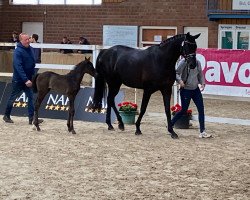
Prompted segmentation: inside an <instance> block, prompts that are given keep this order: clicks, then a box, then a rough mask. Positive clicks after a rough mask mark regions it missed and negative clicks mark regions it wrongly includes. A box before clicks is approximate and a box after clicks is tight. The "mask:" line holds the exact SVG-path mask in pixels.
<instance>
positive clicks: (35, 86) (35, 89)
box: [32, 74, 39, 93]
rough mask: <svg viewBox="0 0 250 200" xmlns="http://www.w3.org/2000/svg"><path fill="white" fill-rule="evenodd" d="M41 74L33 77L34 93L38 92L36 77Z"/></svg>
mask: <svg viewBox="0 0 250 200" xmlns="http://www.w3.org/2000/svg"><path fill="white" fill-rule="evenodd" d="M38 75H39V74H36V75H35V76H34V77H33V78H32V90H33V92H34V93H37V84H36V79H37V77H38Z"/></svg>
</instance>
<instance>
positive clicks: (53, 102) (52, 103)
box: [44, 94, 69, 111]
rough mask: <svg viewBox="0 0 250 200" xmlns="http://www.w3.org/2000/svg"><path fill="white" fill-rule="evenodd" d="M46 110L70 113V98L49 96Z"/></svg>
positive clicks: (57, 95)
mask: <svg viewBox="0 0 250 200" xmlns="http://www.w3.org/2000/svg"><path fill="white" fill-rule="evenodd" d="M44 108H45V109H46V110H54V111H68V110H69V98H68V97H67V96H65V95H59V94H49V97H48V100H47V102H46V105H45V107H44Z"/></svg>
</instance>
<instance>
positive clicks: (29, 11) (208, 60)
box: [0, 0, 250, 200]
mask: <svg viewBox="0 0 250 200" xmlns="http://www.w3.org/2000/svg"><path fill="white" fill-rule="evenodd" d="M27 2H28V1H22V0H18V1H15V0H12V1H8V0H2V1H1V0H0V9H1V11H0V30H1V31H0V199H1V200H2V199H3V200H26V199H31V200H44V199H46V200H59V199H60V200H82V199H84V200H93V199H98V200H120V199H124V200H141V199H143V200H161V199H162V200H168V199H169V200H179V199H180V200H182V199H188V200H248V199H250V89H249V88H250V64H249V63H250V60H249V58H250V46H249V41H250V39H249V38H250V17H249V16H250V7H249V5H248V4H247V2H248V1H244V0H243V1H240V2H241V4H239V3H237V2H239V1H235V0H231V1H228V0H219V1H216V0H206V1H192V0H186V1H185V2H183V1H181V0H175V1H171V0H158V1H149V0H145V1H140V0H91V1H82V2H86V3H87V4H81V5H80V4H77V5H76V3H74V2H75V1H72V2H73V3H72V2H71V1H70V0H69V1H62V2H61V3H55V4H56V5H55V4H51V2H49V3H48V1H44V2H45V3H43V1H38V0H33V1H30V2H32V3H30V2H29V3H27ZM46 2H47V3H46ZM55 2H59V1H55ZM70 2H71V3H70ZM58 4H59V5H58ZM242 6H243V7H242ZM13 31H16V32H17V33H18V34H20V33H22V32H26V33H28V34H29V35H32V34H33V33H36V34H38V35H39V40H38V41H39V43H38V44H33V43H31V44H30V45H31V46H33V45H34V46H33V47H34V48H41V49H42V53H41V63H39V64H36V68H38V69H39V70H38V73H42V72H44V71H54V72H56V73H58V74H62V75H63V74H66V73H68V72H69V70H71V69H74V65H76V64H77V63H79V62H81V61H82V60H84V59H86V58H87V59H91V61H92V62H93V64H94V66H96V65H95V64H96V60H97V56H98V55H99V53H100V52H102V49H107V48H110V47H112V46H114V45H117V44H120V45H125V46H130V47H132V48H139V49H141V50H142V51H144V50H146V49H147V48H150V47H151V46H154V45H156V46H159V45H160V44H161V42H162V41H169V40H170V41H171V38H172V37H173V36H175V35H178V34H187V33H188V32H190V33H191V35H196V34H198V33H201V35H200V37H199V38H198V39H196V41H195V42H196V44H197V52H196V53H197V54H196V58H197V60H199V61H200V62H201V67H202V70H203V71H202V73H203V74H204V77H205V81H206V87H205V90H204V91H203V92H202V94H203V100H204V108H205V126H206V132H207V133H209V134H211V135H212V138H199V122H198V111H197V108H196V105H195V104H194V103H193V101H191V104H190V106H189V109H191V110H192V115H191V117H190V121H189V125H188V127H187V128H181V129H180V128H178V127H177V126H175V127H174V131H175V132H176V134H177V135H178V139H173V138H172V137H171V135H170V134H169V132H168V127H167V124H168V123H167V117H166V114H165V108H164V103H163V97H162V93H161V92H160V91H157V92H155V93H153V94H152V96H151V98H150V100H149V103H148V106H147V109H146V112H145V114H144V116H143V118H142V121H141V126H140V128H141V132H142V134H141V135H135V131H136V126H135V124H134V122H133V123H132V124H125V130H120V129H119V128H118V126H119V123H118V121H117V119H116V118H115V117H114V113H112V120H111V121H112V125H113V127H114V130H108V125H107V124H106V123H105V121H106V119H105V116H106V114H105V112H104V111H105V108H106V107H105V108H104V109H103V110H102V112H101V113H97V112H95V113H91V111H90V110H88V109H87V107H85V106H87V105H89V103H90V102H91V101H92V98H93V91H94V89H95V81H96V80H95V78H93V77H91V76H90V75H87V74H86V75H85V76H84V78H83V80H82V82H81V89H80V91H79V93H78V95H77V97H76V101H75V116H74V129H75V132H76V134H72V133H69V132H68V128H67V116H68V110H67V106H68V99H67V97H64V96H63V95H61V94H60V93H50V95H49V96H48V97H46V100H44V104H42V106H41V108H40V110H39V114H40V115H39V118H40V119H43V120H44V121H43V123H41V124H40V128H41V131H37V130H36V128H35V127H34V126H33V125H30V124H29V121H28V117H27V99H26V96H25V95H23V94H21V95H20V96H18V97H17V99H16V101H15V103H14V104H13V106H14V107H13V111H12V114H11V119H12V120H13V121H14V123H6V122H5V121H4V120H3V116H4V111H5V108H6V104H7V100H8V97H9V96H10V93H11V86H12V75H13V69H12V65H13V54H14V51H15V48H16V44H15V43H14V42H11V41H10V38H11V35H12V33H13ZM65 36H67V37H68V38H69V39H70V41H71V44H70V46H67V45H69V44H61V40H62V38H63V37H65ZM81 36H83V37H85V38H87V39H88V41H89V44H87V45H80V44H79V43H78V42H79V41H78V39H79V37H81ZM36 45H37V46H36ZM61 49H64V50H65V49H70V50H72V53H62V52H61ZM79 50H81V51H83V50H86V51H88V52H86V53H82V52H80V53H79ZM132 59H133V56H132V55H131V60H132ZM14 73H15V72H14ZM142 98H143V90H142V89H134V88H130V87H128V86H126V85H125V84H123V85H122V86H121V88H120V93H119V94H118V95H117V98H116V100H115V103H116V105H117V108H119V106H118V103H121V102H134V103H136V104H137V105H138V109H137V112H136V115H135V122H136V120H137V118H138V116H139V114H140V106H141V105H142ZM51 102H52V103H51ZM103 102H104V103H106V99H105V98H104V100H103ZM176 103H180V97H179V90H178V87H176V84H174V85H173V89H172V96H171V101H170V106H173V105H175V104H176ZM83 104H84V106H83ZM57 106H58V107H57ZM62 107H63V108H65V109H64V110H63V111H62V110H60V109H62ZM59 108H60V109H59ZM59 110H60V111H59Z"/></svg>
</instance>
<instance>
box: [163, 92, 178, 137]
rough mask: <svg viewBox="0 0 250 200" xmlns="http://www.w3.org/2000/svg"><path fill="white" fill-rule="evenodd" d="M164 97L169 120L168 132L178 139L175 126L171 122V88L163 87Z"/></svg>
mask: <svg viewBox="0 0 250 200" xmlns="http://www.w3.org/2000/svg"><path fill="white" fill-rule="evenodd" d="M161 93H162V97H163V102H164V107H165V114H166V116H167V121H168V132H169V133H170V134H171V137H172V138H173V139H177V138H178V135H177V134H176V133H175V132H174V129H173V126H172V124H171V113H170V100H171V94H172V91H171V90H169V91H168V90H167V89H165V88H164V89H163V90H161Z"/></svg>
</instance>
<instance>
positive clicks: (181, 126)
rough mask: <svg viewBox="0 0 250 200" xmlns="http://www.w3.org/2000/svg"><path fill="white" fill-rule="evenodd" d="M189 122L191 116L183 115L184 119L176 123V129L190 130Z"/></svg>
mask: <svg viewBox="0 0 250 200" xmlns="http://www.w3.org/2000/svg"><path fill="white" fill-rule="evenodd" d="M189 120H190V116H189V115H182V117H181V118H180V119H178V120H177V121H176V122H175V124H174V127H175V128H178V129H188V128H189Z"/></svg>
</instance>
